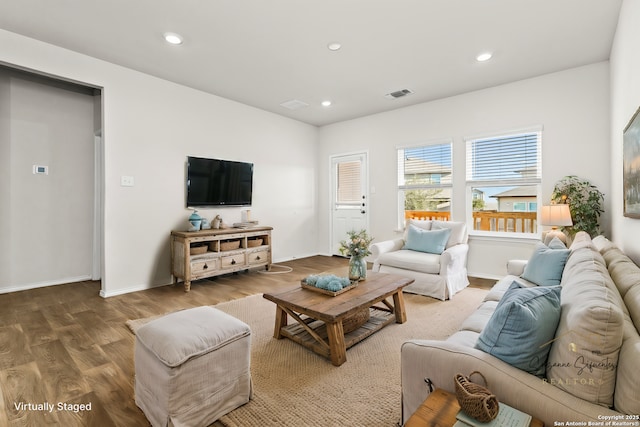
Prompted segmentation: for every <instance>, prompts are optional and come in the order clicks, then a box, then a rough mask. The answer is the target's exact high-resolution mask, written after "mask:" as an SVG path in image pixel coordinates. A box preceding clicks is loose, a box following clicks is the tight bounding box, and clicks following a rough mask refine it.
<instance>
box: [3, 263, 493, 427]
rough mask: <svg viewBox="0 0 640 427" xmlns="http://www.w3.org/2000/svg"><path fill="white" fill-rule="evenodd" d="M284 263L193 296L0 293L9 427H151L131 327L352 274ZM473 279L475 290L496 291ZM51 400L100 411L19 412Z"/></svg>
mask: <svg viewBox="0 0 640 427" xmlns="http://www.w3.org/2000/svg"><path fill="white" fill-rule="evenodd" d="M280 265H286V266H289V267H292V268H293V271H292V272H290V273H286V274H260V273H258V272H257V271H251V272H249V273H238V274H234V275H229V276H223V277H218V278H216V279H214V280H202V281H198V282H194V283H192V286H191V292H189V293H185V292H184V288H183V286H182V284H178V285H175V286H163V287H159V288H154V289H149V290H145V291H140V292H133V293H129V294H125V295H120V296H114V297H110V298H106V299H105V298H101V297H100V296H99V292H100V282H79V283H72V284H66V285H58V286H51V287H46V288H39V289H33V290H29V291H22V292H14V293H10V294H0V307H1V308H0V427H3V426H11V427H14V426H29V427H31V426H47V425H51V426H55V425H61V426H99V427H107V426H147V425H149V423H148V422H147V419H146V418H145V416H144V414H143V413H142V411H140V409H138V407H137V406H136V404H135V402H134V399H133V382H134V365H133V346H134V336H133V334H132V333H131V332H130V331H129V329H128V328H127V326H126V325H125V322H126V321H127V320H130V319H138V318H143V317H148V316H152V315H158V314H163V313H167V312H171V311H175V310H179V309H184V308H190V307H197V306H202V305H214V304H218V303H220V302H224V301H229V300H232V299H237V298H243V297H245V296H248V295H253V294H257V293H263V292H270V291H275V290H278V289H285V288H287V287H290V286H291V285H292V283H294V282H297V281H299V280H300V279H302V278H304V277H306V276H308V275H309V274H316V273H320V272H323V271H327V270H330V269H335V268H340V267H344V268H345V273H346V265H347V260H346V259H343V258H339V257H324V256H315V257H310V258H304V259H299V260H294V261H291V262H285V263H281V264H280ZM275 270H276V267H274V271H275ZM470 280H471V286H475V287H485V288H488V287H490V286H491V285H492V284H493V283H494V281H489V280H483V279H473V278H470ZM274 313H275V309H274ZM45 402H48V403H51V404H53V405H54V406H55V407H56V409H57V408H58V404H67V405H78V404H88V403H90V404H91V410H90V411H78V412H74V410H73V409H76V408H78V407H77V406H75V407H74V406H70V408H69V409H71V410H62V411H57V410H54V411H53V412H51V413H49V412H46V411H43V410H29V409H28V408H26V409H22V410H21V409H19V408H17V407H16V405H19V404H21V403H23V404H25V405H26V404H31V405H37V404H44V403H45ZM216 425H219V424H218V423H216Z"/></svg>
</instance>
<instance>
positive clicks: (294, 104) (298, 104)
mask: <svg viewBox="0 0 640 427" xmlns="http://www.w3.org/2000/svg"><path fill="white" fill-rule="evenodd" d="M280 105H281V106H283V107H284V108H288V109H289V110H299V109H300V108H304V107H308V106H309V104H307V103H306V102H302V101H298V100H297V99H292V100H291V101H285V102H283V103H282V104H280Z"/></svg>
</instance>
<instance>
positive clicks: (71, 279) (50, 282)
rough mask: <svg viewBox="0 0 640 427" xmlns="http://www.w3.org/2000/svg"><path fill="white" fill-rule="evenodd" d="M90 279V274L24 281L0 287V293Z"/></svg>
mask: <svg viewBox="0 0 640 427" xmlns="http://www.w3.org/2000/svg"><path fill="white" fill-rule="evenodd" d="M90 280H91V275H87V276H76V277H65V278H64V279H56V280H47V281H44V282H36V283H26V284H24V285H18V286H12V287H10V288H0V294H8V293H10V292H19V291H28V290H30V289H37V288H46V287H47V286H56V285H65V284H68V283H75V282H86V281H90Z"/></svg>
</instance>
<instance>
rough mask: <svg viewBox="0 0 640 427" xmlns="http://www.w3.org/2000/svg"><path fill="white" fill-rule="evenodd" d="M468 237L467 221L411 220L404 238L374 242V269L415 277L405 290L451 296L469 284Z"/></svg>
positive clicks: (431, 295) (442, 298) (446, 297)
mask: <svg viewBox="0 0 640 427" xmlns="http://www.w3.org/2000/svg"><path fill="white" fill-rule="evenodd" d="M443 230H449V234H448V237H443V233H442V232H440V231H443ZM444 234H446V232H444ZM442 238H444V240H441V242H440V243H442V245H441V246H439V248H438V247H437V246H438V244H437V243H438V242H437V240H438V239H442ZM468 239H469V235H468V233H467V226H466V224H465V223H463V222H455V221H438V220H433V221H432V220H427V221H423V220H414V219H412V220H409V221H408V223H407V229H406V230H405V234H404V237H403V238H402V239H394V240H386V241H383V242H379V243H374V244H373V245H371V248H370V249H371V253H372V257H373V258H374V260H373V271H377V272H381V273H393V274H398V275H401V276H406V277H411V278H413V279H414V280H415V281H414V282H413V283H412V284H411V285H409V286H407V287H405V288H404V292H409V293H414V294H420V295H425V296H430V297H433V298H437V299H440V300H443V301H444V300H446V299H450V298H452V297H453V296H454V295H455V294H456V293H457V292H459V291H461V290H462V289H464V288H465V287H467V286H468V285H469V279H468V277H467V254H468V252H469V245H468V244H467V242H468ZM445 240H446V243H444V241H445ZM434 241H436V243H434ZM439 252H440V253H439Z"/></svg>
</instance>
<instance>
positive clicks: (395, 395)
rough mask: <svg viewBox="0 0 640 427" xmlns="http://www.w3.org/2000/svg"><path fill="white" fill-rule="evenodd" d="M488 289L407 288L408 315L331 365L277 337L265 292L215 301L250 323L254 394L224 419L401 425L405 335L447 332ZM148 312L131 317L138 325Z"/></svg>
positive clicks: (232, 422) (233, 426)
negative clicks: (437, 291)
mask: <svg viewBox="0 0 640 427" xmlns="http://www.w3.org/2000/svg"><path fill="white" fill-rule="evenodd" d="M486 293H487V291H485V290H482V289H476V288H466V289H465V290H463V291H461V292H460V293H458V294H457V295H456V296H455V297H454V298H453V300H452V301H445V302H443V301H437V300H435V299H432V298H428V297H424V296H420V295H412V294H404V297H405V306H406V310H407V322H406V323H403V324H396V323H392V324H390V325H388V326H387V327H385V328H383V329H382V330H380V331H378V332H376V333H375V334H373V335H372V336H370V337H369V338H367V339H366V340H364V341H362V342H361V343H359V344H357V345H355V346H354V347H351V348H350V349H348V350H347V361H346V362H345V363H344V364H343V365H342V366H339V367H336V366H333V365H332V364H331V362H330V361H329V360H326V359H324V358H322V357H320V356H318V355H316V354H315V353H313V352H311V351H310V350H307V349H306V348H303V347H302V346H300V345H298V344H296V343H294V342H292V341H290V340H287V339H282V340H276V339H274V338H273V327H274V321H275V305H274V304H273V303H272V302H270V301H268V300H266V299H264V298H263V297H262V295H253V296H249V297H246V298H242V299H239V300H234V301H229V302H225V303H222V304H218V305H216V306H215V307H216V308H218V309H220V310H222V311H224V312H226V313H229V314H231V315H233V316H235V317H237V318H238V319H240V320H242V321H244V322H245V323H247V324H248V325H249V326H250V327H251V331H252V332H251V333H252V335H251V340H252V344H251V346H252V351H251V374H252V379H253V386H254V395H253V399H252V400H251V401H250V402H249V403H247V404H246V405H244V406H241V407H240V408H238V409H236V410H235V411H232V412H230V413H229V414H227V415H225V416H224V417H222V418H221V419H220V420H219V421H220V422H222V423H223V424H224V425H226V426H229V427H248V426H261V427H262V426H291V427H302V426H309V427H316V426H323V427H325V426H326V427H328V426H340V427H342V426H367V427H371V426H387V427H392V426H396V425H397V423H398V422H399V421H400V346H401V345H402V343H403V342H404V341H406V340H407V339H412V338H424V339H444V338H446V337H448V336H449V335H451V334H452V333H454V332H455V331H456V330H457V329H458V328H459V326H460V324H461V323H462V321H463V320H464V319H465V318H466V317H467V316H468V315H469V314H470V313H471V312H472V311H473V310H475V308H476V307H477V306H478V305H479V304H480V302H481V301H482V299H483V298H484V296H485V295H486ZM147 321H149V319H139V320H135V321H129V322H128V323H127V324H128V325H129V327H130V328H131V329H132V330H133V331H135V329H137V328H138V327H140V326H141V325H142V324H144V323H146V322H147Z"/></svg>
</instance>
